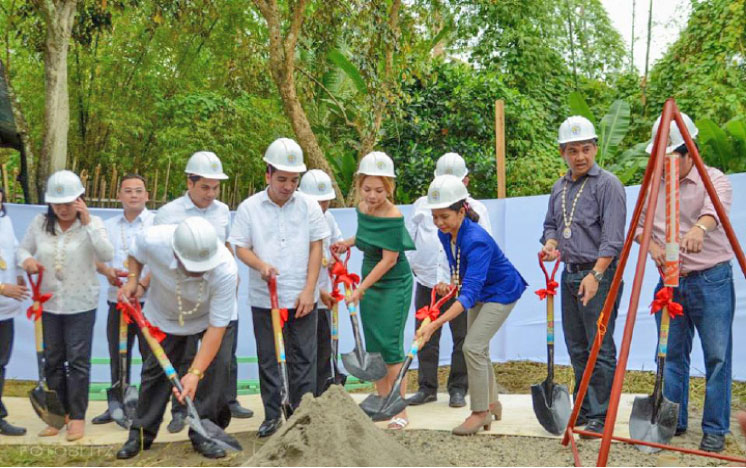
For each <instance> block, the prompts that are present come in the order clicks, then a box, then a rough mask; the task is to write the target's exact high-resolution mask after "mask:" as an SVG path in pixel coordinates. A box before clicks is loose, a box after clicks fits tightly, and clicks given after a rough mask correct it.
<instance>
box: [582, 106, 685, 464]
mask: <svg viewBox="0 0 746 468" xmlns="http://www.w3.org/2000/svg"><path fill="white" fill-rule="evenodd" d="M673 113H674V103H673V100H672V99H668V100H667V101H666V103H665V105H664V106H663V114H662V117H661V122H660V126H659V127H658V142H657V143H658V145H657V146H655V147H654V148H653V154H654V155H655V172H654V173H653V180H652V186H651V187H650V194H649V196H648V207H647V212H646V213H645V222H644V223H643V228H642V237H641V238H640V252H639V254H638V256H637V267H636V269H635V279H634V281H633V282H632V292H631V294H630V295H631V297H630V300H629V308H628V309H627V321H626V322H625V324H624V335H623V336H622V345H621V347H620V349H619V359H618V361H617V366H616V371H615V372H614V382H613V383H612V385H611V395H610V396H609V406H608V409H607V411H606V421H605V423H604V434H603V437H602V438H601V448H600V449H599V451H598V459H597V460H596V466H606V461H607V459H608V457H609V448H610V447H611V437H612V435H613V434H614V423H615V422H616V415H617V412H618V411H619V400H620V398H621V395H622V385H623V384H624V374H625V373H626V371H627V358H628V357H629V348H630V344H631V343H632V332H633V330H634V327H635V319H636V318H637V306H638V305H639V302H640V290H641V289H642V281H643V278H644V277H645V262H646V260H647V256H648V247H649V245H650V237H651V235H652V233H653V222H654V220H655V207H656V205H657V203H658V191H659V190H660V186H661V175H662V173H663V160H664V159H665V156H666V143H667V142H668V133H669V130H670V126H671V119H672V117H673V116H672V114H673ZM636 227H637V226H630V231H631V230H633V229H635V228H636Z"/></svg>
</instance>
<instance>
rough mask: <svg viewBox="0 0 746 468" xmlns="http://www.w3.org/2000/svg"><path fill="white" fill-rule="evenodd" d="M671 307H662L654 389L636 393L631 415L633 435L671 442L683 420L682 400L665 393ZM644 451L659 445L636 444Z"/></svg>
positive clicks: (649, 451)
mask: <svg viewBox="0 0 746 468" xmlns="http://www.w3.org/2000/svg"><path fill="white" fill-rule="evenodd" d="M669 323H670V317H669V315H668V307H667V306H664V307H663V309H662V310H661V329H660V335H659V337H658V359H657V361H658V369H657V372H656V374H655V386H654V387H653V393H652V395H650V396H647V397H635V401H634V403H632V414H631V415H630V417H629V435H630V438H632V439H636V440H642V441H645V442H655V443H657V444H668V443H669V442H670V441H671V438H672V437H673V436H674V433H675V432H676V424H677V423H678V422H679V404H678V403H674V402H672V401H671V400H669V399H668V398H666V397H664V396H663V368H664V366H665V363H666V352H667V349H668V328H669ZM635 447H637V448H638V449H639V450H640V451H641V452H644V453H655V452H658V451H660V449H659V448H656V447H649V446H646V445H636V446H635Z"/></svg>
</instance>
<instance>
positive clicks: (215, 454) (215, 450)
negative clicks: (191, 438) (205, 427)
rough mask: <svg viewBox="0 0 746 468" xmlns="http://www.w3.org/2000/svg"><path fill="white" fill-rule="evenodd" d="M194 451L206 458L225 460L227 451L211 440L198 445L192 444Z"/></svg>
mask: <svg viewBox="0 0 746 468" xmlns="http://www.w3.org/2000/svg"><path fill="white" fill-rule="evenodd" d="M192 447H194V450H196V451H197V452H199V454H200V455H202V456H203V457H205V458H224V457H225V450H223V449H222V448H220V447H218V445H217V444H216V443H215V442H213V441H211V440H202V441H200V442H198V443H196V444H194V443H193V444H192Z"/></svg>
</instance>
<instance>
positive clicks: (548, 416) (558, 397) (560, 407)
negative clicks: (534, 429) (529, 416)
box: [531, 381, 572, 435]
mask: <svg viewBox="0 0 746 468" xmlns="http://www.w3.org/2000/svg"><path fill="white" fill-rule="evenodd" d="M547 389H550V390H551V391H550V392H549V393H547ZM531 399H532V401H533V406H534V414H535V415H536V419H538V420H539V424H541V427H543V428H544V429H545V430H546V431H547V432H549V433H550V434H554V435H560V434H562V433H563V432H564V430H565V428H566V427H567V423H568V421H569V420H570V413H571V412H572V405H571V404H570V392H569V391H568V390H567V386H566V385H558V384H555V383H552V382H547V381H544V382H542V383H539V384H534V385H531Z"/></svg>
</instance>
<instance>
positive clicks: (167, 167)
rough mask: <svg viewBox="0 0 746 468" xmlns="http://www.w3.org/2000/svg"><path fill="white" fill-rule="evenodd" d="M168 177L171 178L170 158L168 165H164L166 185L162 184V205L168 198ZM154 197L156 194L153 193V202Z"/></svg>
mask: <svg viewBox="0 0 746 468" xmlns="http://www.w3.org/2000/svg"><path fill="white" fill-rule="evenodd" d="M170 176H171V158H168V164H167V165H166V183H165V184H164V187H163V203H164V204H165V203H166V202H167V201H168V200H167V198H168V182H169V177H170ZM156 195H157V194H155V193H154V194H153V199H154V200H156Z"/></svg>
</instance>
